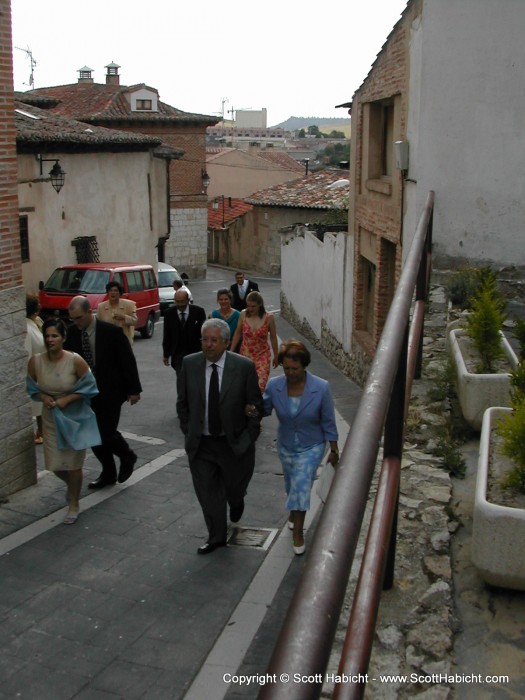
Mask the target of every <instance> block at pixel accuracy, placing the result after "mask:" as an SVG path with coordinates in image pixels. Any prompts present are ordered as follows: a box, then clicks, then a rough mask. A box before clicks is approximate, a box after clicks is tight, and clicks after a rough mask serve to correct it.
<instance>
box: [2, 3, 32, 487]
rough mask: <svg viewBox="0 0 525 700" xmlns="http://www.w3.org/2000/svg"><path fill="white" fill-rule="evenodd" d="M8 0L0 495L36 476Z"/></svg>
mask: <svg viewBox="0 0 525 700" xmlns="http://www.w3.org/2000/svg"><path fill="white" fill-rule="evenodd" d="M11 47H12V42H11V3H10V0H0V494H2V495H7V494H10V493H13V492H15V491H18V490H19V489H22V488H24V487H25V486H29V485H30V484H32V483H35V481H36V461H35V449H34V444H33V437H32V428H31V408H30V403H29V399H28V397H27V393H26V391H25V375H26V367H27V356H26V352H25V349H24V345H23V343H24V336H25V330H26V324H25V294H24V290H23V288H22V270H21V261H20V240H19V230H18V197H17V161H16V146H15V144H16V133H15V123H14V103H13V63H12V48H11Z"/></svg>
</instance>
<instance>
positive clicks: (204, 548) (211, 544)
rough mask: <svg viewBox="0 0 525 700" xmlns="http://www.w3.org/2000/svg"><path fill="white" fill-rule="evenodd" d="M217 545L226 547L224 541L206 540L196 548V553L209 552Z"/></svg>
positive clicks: (217, 546) (216, 547)
mask: <svg viewBox="0 0 525 700" xmlns="http://www.w3.org/2000/svg"><path fill="white" fill-rule="evenodd" d="M219 547H226V542H206V544H203V545H202V546H201V547H199V549H198V550H197V554H211V553H212V552H214V551H215V550H216V549H218V548H219Z"/></svg>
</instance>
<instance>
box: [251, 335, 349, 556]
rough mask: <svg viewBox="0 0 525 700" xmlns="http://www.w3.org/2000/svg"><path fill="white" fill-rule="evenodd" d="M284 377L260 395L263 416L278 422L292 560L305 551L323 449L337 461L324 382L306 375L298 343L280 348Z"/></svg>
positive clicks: (304, 352) (307, 355)
mask: <svg viewBox="0 0 525 700" xmlns="http://www.w3.org/2000/svg"><path fill="white" fill-rule="evenodd" d="M278 359H279V363H280V364H282V366H283V370H284V376H280V377H273V378H272V379H270V381H269V382H268V384H267V386H266V391H265V392H264V396H263V400H264V415H265V416H269V415H270V414H271V412H272V410H274V409H275V412H276V414H277V418H278V419H279V430H278V438H277V451H278V454H279V459H280V460H281V463H282V466H283V473H284V484H285V488H286V495H287V497H288V498H287V501H286V508H287V510H288V511H290V516H289V521H288V525H289V527H290V529H293V550H294V552H295V554H303V553H304V551H305V545H304V535H303V525H304V518H305V515H306V511H307V510H308V509H309V508H310V492H311V490H312V485H313V482H314V479H315V474H316V471H317V467H318V466H319V463H320V462H321V460H322V458H323V455H324V452H325V449H326V443H327V442H328V443H330V452H329V454H328V461H329V462H330V463H331V464H333V465H334V466H335V465H336V464H337V462H338V460H339V449H338V446H337V440H338V434H337V427H336V424H335V412H334V402H333V399H332V394H331V391H330V386H329V384H328V382H327V381H326V380H324V379H321V378H320V377H316V376H315V375H314V374H310V373H309V372H307V371H306V367H307V366H308V365H309V364H310V353H309V351H308V350H307V348H306V347H305V346H304V345H303V343H301V342H299V341H298V340H293V339H291V340H288V341H286V343H283V345H281V348H280V352H279V358H278Z"/></svg>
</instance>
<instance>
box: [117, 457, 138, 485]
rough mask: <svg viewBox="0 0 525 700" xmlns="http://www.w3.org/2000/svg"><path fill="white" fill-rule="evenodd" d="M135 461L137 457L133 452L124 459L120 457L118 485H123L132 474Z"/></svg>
mask: <svg viewBox="0 0 525 700" xmlns="http://www.w3.org/2000/svg"><path fill="white" fill-rule="evenodd" d="M136 461H137V455H136V454H135V453H134V452H130V454H129V455H126V457H122V459H121V460H120V471H119V473H118V482H119V484H123V483H124V482H125V481H127V480H128V479H129V477H130V476H131V475H132V474H133V467H134V466H135V462H136Z"/></svg>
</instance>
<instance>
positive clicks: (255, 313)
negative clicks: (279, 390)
mask: <svg viewBox="0 0 525 700" xmlns="http://www.w3.org/2000/svg"><path fill="white" fill-rule="evenodd" d="M241 336H242V343H241V349H240V354H241V355H244V356H245V357H249V358H250V360H253V362H254V363H255V369H256V370H257V376H258V377H259V388H260V390H261V391H264V390H265V388H266V383H267V381H268V377H269V375H270V365H271V364H273V367H277V366H278V365H279V361H278V355H279V351H278V349H277V331H276V329H275V318H274V317H273V315H272V314H269V313H267V312H266V309H265V308H264V301H263V298H262V296H261V295H260V294H259V292H250V293H249V294H248V296H247V297H246V308H245V309H244V311H241V315H240V318H239V323H238V324H237V330H236V331H235V333H234V336H233V338H232V342H231V347H232V348H235V347H237V345H238V344H239V342H240V340H241ZM268 336H270V343H271V346H272V353H273V363H272V361H271V354H270V345H268Z"/></svg>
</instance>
